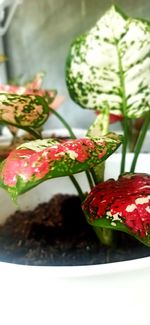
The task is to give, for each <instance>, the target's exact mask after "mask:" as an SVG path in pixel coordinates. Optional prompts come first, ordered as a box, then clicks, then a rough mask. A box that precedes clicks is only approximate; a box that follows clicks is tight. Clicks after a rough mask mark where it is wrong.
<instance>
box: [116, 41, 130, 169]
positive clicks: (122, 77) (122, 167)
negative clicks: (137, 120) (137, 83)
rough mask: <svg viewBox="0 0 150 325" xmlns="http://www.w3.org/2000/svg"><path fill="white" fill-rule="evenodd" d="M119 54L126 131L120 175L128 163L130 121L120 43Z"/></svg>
mask: <svg viewBox="0 0 150 325" xmlns="http://www.w3.org/2000/svg"><path fill="white" fill-rule="evenodd" d="M116 48H117V54H118V65H119V74H120V88H121V89H120V92H121V96H122V112H123V117H124V120H123V123H122V125H123V130H124V141H123V145H122V159H121V168H120V174H122V173H124V171H125V163H126V153H127V146H128V119H127V118H126V112H127V98H126V91H125V80H124V71H123V66H122V61H121V55H120V51H119V47H118V43H117V42H116Z"/></svg>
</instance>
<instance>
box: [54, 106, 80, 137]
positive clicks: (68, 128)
mask: <svg viewBox="0 0 150 325" xmlns="http://www.w3.org/2000/svg"><path fill="white" fill-rule="evenodd" d="M49 110H50V112H51V113H53V114H54V115H55V116H57V118H58V119H59V120H60V121H61V123H62V124H63V125H64V127H65V128H66V129H67V130H68V132H69V134H70V137H71V138H72V139H76V136H75V134H74V132H73V131H72V129H71V127H70V126H69V124H68V123H67V122H66V121H65V120H64V119H63V117H62V116H61V115H60V114H59V113H58V112H56V111H55V110H54V109H52V108H51V107H49Z"/></svg>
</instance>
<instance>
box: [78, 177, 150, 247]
mask: <svg viewBox="0 0 150 325" xmlns="http://www.w3.org/2000/svg"><path fill="white" fill-rule="evenodd" d="M83 210H84V213H85V215H86V217H87V220H88V222H89V223H90V224H92V225H93V226H96V227H102V228H110V229H114V230H120V231H124V232H126V233H128V234H130V235H132V236H134V237H136V238H137V239H138V240H140V241H141V242H143V243H144V244H146V245H148V246H150V175H148V174H142V173H141V174H138V173H137V174H136V173H135V174H131V173H127V174H125V175H123V176H120V177H119V179H118V180H117V181H115V180H114V179H110V180H108V181H106V182H102V183H99V184H98V185H97V186H96V187H95V188H94V189H93V190H92V191H91V192H90V193H89V195H88V197H87V198H86V200H85V202H84V204H83Z"/></svg>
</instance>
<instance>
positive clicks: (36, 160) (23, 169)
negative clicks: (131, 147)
mask: <svg viewBox="0 0 150 325" xmlns="http://www.w3.org/2000/svg"><path fill="white" fill-rule="evenodd" d="M121 141H122V137H121V136H119V135H116V134H114V133H109V134H107V135H106V136H104V137H100V138H89V137H86V138H82V139H73V140H72V139H71V140H60V141H59V140H57V141H56V140H54V139H44V140H35V141H30V142H28V143H24V144H23V145H21V146H19V147H18V148H17V149H15V150H14V151H12V152H11V153H10V155H9V156H8V158H7V159H6V160H5V161H3V162H2V163H1V166H0V186H1V187H3V188H5V189H7V190H8V191H9V192H10V193H11V194H12V196H14V197H15V196H17V195H19V194H21V193H24V192H26V191H28V190H29V189H30V188H33V187H35V186H36V185H38V184H39V183H41V182H43V181H45V180H47V179H50V178H55V177H61V176H69V175H72V174H76V173H79V172H81V171H84V170H87V169H89V168H92V167H94V166H96V165H97V164H99V163H100V162H102V161H104V160H105V159H106V158H107V157H109V156H110V155H111V154H112V153H113V152H114V151H115V150H116V149H117V148H118V146H119V145H120V144H121Z"/></svg>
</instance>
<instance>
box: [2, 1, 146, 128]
mask: <svg viewBox="0 0 150 325" xmlns="http://www.w3.org/2000/svg"><path fill="white" fill-rule="evenodd" d="M5 1H6V2H8V3H9V0H0V3H1V2H5ZM11 2H13V0H11ZM14 2H15V0H14ZM113 3H114V2H113V1H109V0H92V1H91V0H75V1H71V0H23V1H20V4H19V5H18V6H17V7H16V8H15V11H14V13H13V15H12V17H11V21H10V24H9V27H8V28H7V31H5V33H4V35H3V36H1V41H0V50H1V53H2V52H3V53H4V54H5V55H6V56H7V57H8V60H7V62H6V63H5V64H1V66H0V69H1V71H0V78H1V80H0V81H1V82H8V81H10V80H11V81H12V80H13V81H15V80H16V81H17V83H18V82H19V81H20V82H22V83H23V82H25V81H28V80H30V79H32V77H33V76H34V75H35V74H36V73H37V72H41V71H43V72H45V79H44V83H43V87H44V88H52V89H57V91H58V94H60V95H63V96H65V101H64V103H63V104H62V105H61V108H60V113H61V114H63V115H64V116H65V118H66V119H67V121H68V122H69V123H70V124H71V126H72V127H76V128H80V127H82V128H87V127H88V126H89V125H90V123H91V121H92V120H93V119H94V113H93V112H91V111H87V110H86V111H85V110H84V109H82V108H80V107H79V106H78V105H76V104H75V103H73V102H72V100H71V99H70V98H69V95H68V91H67V88H66V84H65V62H66V57H67V54H68V50H69V47H70V44H71V42H72V41H73V39H74V38H75V37H76V36H78V35H80V34H81V33H84V32H85V31H87V30H88V29H90V28H91V27H92V26H93V25H94V24H95V23H96V21H97V20H98V19H99V18H100V17H101V16H102V15H103V14H104V12H105V11H106V10H108V9H109V7H110V6H111V5H112V4H113ZM115 4H117V5H119V6H121V8H122V10H124V11H125V12H126V14H128V15H130V16H133V17H143V18H147V19H150V1H149V0H120V1H115ZM9 10H10V7H7V8H6V14H7V15H8V12H9ZM2 25H3V21H2ZM118 28H119V26H118ZM1 53H0V54H1ZM55 127H61V125H60V123H59V122H58V120H57V119H56V118H55V117H50V118H49V121H48V122H47V124H46V128H55ZM114 127H115V128H116V124H115V126H114ZM117 127H119V126H117Z"/></svg>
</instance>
